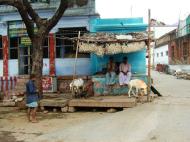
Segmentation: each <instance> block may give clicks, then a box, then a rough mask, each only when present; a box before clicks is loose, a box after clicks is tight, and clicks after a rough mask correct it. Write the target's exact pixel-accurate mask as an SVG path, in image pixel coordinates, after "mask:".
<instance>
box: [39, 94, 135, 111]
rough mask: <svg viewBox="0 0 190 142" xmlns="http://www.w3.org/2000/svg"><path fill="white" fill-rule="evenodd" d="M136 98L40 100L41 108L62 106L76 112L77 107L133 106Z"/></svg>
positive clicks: (65, 109)
mask: <svg viewBox="0 0 190 142" xmlns="http://www.w3.org/2000/svg"><path fill="white" fill-rule="evenodd" d="M136 104H137V102H136V99H135V98H128V97H127V96H100V97H91V98H87V99H65V98H50V99H43V100H41V101H40V108H41V109H42V110H44V109H45V107H60V108H61V111H62V112H74V111H75V108H76V107H91V108H93V107H94V108H98V107H102V108H131V107H134V106H136Z"/></svg>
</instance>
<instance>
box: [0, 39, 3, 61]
mask: <svg viewBox="0 0 190 142" xmlns="http://www.w3.org/2000/svg"><path fill="white" fill-rule="evenodd" d="M2 59H3V46H2V37H1V36H0V60H2Z"/></svg>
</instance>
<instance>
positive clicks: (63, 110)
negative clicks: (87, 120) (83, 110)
mask: <svg viewBox="0 0 190 142" xmlns="http://www.w3.org/2000/svg"><path fill="white" fill-rule="evenodd" d="M68 109H69V107H68V106H65V107H62V108H61V112H68Z"/></svg>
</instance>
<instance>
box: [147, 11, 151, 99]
mask: <svg viewBox="0 0 190 142" xmlns="http://www.w3.org/2000/svg"><path fill="white" fill-rule="evenodd" d="M150 16H151V11H150V9H149V10H148V45H147V50H148V94H147V101H149V100H150V92H151V47H150V42H151V37H150V32H151V29H150V22H151V21H150Z"/></svg>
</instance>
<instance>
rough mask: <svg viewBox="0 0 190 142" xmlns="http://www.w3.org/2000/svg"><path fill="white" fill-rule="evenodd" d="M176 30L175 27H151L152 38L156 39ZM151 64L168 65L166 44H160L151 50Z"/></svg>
mask: <svg viewBox="0 0 190 142" xmlns="http://www.w3.org/2000/svg"><path fill="white" fill-rule="evenodd" d="M176 28H177V25H176V26H175V25H174V26H162V27H153V31H154V37H155V39H158V38H160V37H162V36H163V35H164V34H166V33H168V32H171V31H173V30H174V29H176ZM152 57H153V58H152V62H153V65H154V66H156V65H157V64H166V65H168V64H169V57H168V44H167V43H166V44H162V45H161V46H157V47H155V45H154V48H153V51H152Z"/></svg>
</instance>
